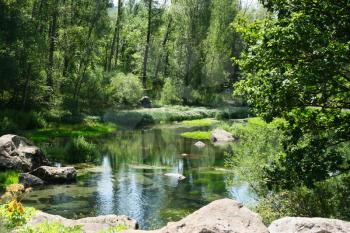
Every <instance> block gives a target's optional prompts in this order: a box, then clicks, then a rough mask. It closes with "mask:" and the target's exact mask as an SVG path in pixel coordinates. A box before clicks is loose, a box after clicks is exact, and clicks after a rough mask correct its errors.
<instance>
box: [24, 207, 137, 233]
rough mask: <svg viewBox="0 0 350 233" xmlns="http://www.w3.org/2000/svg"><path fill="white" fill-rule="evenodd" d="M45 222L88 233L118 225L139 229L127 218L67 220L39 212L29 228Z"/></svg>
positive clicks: (100, 217)
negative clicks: (80, 228) (79, 227)
mask: <svg viewBox="0 0 350 233" xmlns="http://www.w3.org/2000/svg"><path fill="white" fill-rule="evenodd" d="M43 222H49V223H53V222H54V223H57V222H58V223H61V224H62V225H64V226H67V227H73V226H79V225H80V226H81V227H82V229H83V231H84V232H86V233H98V232H101V231H103V230H107V229H108V228H109V227H114V226H118V225H123V226H126V227H127V228H129V229H137V228H138V224H137V221H136V220H133V219H130V218H128V217H127V216H117V215H106V216H98V217H90V218H82V219H78V220H71V219H66V218H63V217H61V216H58V215H51V214H47V213H44V212H39V213H38V214H36V215H35V216H34V217H32V218H31V219H30V220H29V221H28V222H27V225H28V226H36V225H38V224H40V223H43Z"/></svg>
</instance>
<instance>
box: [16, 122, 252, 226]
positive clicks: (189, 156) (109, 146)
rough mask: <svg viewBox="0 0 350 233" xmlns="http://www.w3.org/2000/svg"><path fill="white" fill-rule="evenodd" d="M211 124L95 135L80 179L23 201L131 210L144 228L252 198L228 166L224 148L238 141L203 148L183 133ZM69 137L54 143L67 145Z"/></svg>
mask: <svg viewBox="0 0 350 233" xmlns="http://www.w3.org/2000/svg"><path fill="white" fill-rule="evenodd" d="M208 129H209V128H208V127H183V126H180V125H176V124H175V125H162V126H155V127H152V128H146V129H137V130H130V129H129V130H119V131H118V132H116V133H115V134H113V135H110V136H108V137H104V138H99V139H96V140H94V143H96V145H97V147H98V149H99V151H100V152H101V153H100V155H99V156H98V157H97V158H96V161H95V162H94V163H90V164H75V165H74V166H76V167H77V168H78V178H77V183H74V184H68V185H55V186H47V187H45V188H44V189H36V190H35V191H33V192H32V193H30V194H28V196H26V198H25V199H24V200H23V203H24V204H25V205H26V206H32V207H35V208H37V209H39V210H42V211H44V212H47V213H51V214H57V215H61V216H64V217H67V218H81V217H87V216H96V215H106V214H116V215H127V216H129V217H131V218H133V219H136V220H137V221H138V222H139V225H140V228H141V229H156V228H159V227H162V226H164V225H166V223H167V222H169V221H177V220H179V219H181V218H183V217H184V216H186V215H188V214H190V213H192V212H193V211H195V210H197V209H199V208H201V207H203V206H204V205H206V204H208V203H209V202H211V201H214V200H217V199H220V198H225V197H228V198H233V199H236V200H238V201H241V202H243V203H251V202H254V196H253V194H251V193H250V192H249V189H248V187H247V185H241V186H233V185H232V184H231V183H230V180H231V179H232V176H233V174H232V172H231V171H230V170H227V169H225V167H224V160H225V152H227V151H230V150H234V145H233V146H227V147H215V146H214V145H212V144H211V143H210V142H209V141H204V142H205V143H206V147H204V148H202V149H200V148H197V147H196V146H194V143H195V142H197V140H192V139H185V138H183V137H181V136H180V134H181V133H182V132H188V131H195V130H208ZM67 140H69V139H64V140H57V141H55V142H53V144H55V145H52V146H56V147H57V146H62V147H63V146H64V145H65V144H66V143H67ZM69 156H74V155H69ZM57 162H62V161H60V160H59V159H57ZM166 173H179V174H183V175H184V176H186V179H184V180H182V181H179V180H178V179H177V178H174V177H167V176H165V175H164V174H166Z"/></svg>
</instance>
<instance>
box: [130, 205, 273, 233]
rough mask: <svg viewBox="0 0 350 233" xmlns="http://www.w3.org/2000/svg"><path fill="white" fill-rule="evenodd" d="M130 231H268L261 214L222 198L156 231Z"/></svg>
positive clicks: (155, 231) (216, 232) (236, 232)
mask: <svg viewBox="0 0 350 233" xmlns="http://www.w3.org/2000/svg"><path fill="white" fill-rule="evenodd" d="M126 232H128V233H143V232H144V233H147V232H148V233H268V230H267V228H266V227H265V225H264V224H263V222H262V219H261V217H260V216H259V215H257V214H255V213H253V212H251V211H250V210H249V209H247V208H246V207H243V205H242V204H241V203H239V202H237V201H234V200H231V199H221V200H217V201H214V202H212V203H210V204H209V205H207V206H204V207H203V208H201V209H199V210H197V211H196V212H194V213H193V214H190V215H189V216H187V217H185V218H184V219H182V220H180V221H178V222H173V223H168V225H167V226H166V227H164V228H162V229H159V230H154V231H136V230H129V231H126Z"/></svg>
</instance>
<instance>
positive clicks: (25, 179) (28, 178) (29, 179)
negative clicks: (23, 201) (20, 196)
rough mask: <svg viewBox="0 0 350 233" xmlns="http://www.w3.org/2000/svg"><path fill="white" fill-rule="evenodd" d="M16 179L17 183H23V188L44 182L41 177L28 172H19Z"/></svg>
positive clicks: (40, 184)
mask: <svg viewBox="0 0 350 233" xmlns="http://www.w3.org/2000/svg"><path fill="white" fill-rule="evenodd" d="M18 180H19V183H20V184H23V186H24V187H25V188H28V187H37V186H42V185H44V184H45V182H44V181H43V180H42V179H40V178H38V177H36V176H33V175H31V174H29V173H21V174H20V175H19V177H18Z"/></svg>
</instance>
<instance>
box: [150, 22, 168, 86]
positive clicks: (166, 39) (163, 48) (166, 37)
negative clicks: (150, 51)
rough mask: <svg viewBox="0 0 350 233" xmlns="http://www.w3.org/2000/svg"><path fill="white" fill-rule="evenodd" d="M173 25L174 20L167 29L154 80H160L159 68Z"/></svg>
mask: <svg viewBox="0 0 350 233" xmlns="http://www.w3.org/2000/svg"><path fill="white" fill-rule="evenodd" d="M171 23H172V18H170V19H169V22H168V26H167V29H166V33H165V35H164V38H163V43H162V51H161V53H160V56H159V57H158V60H157V65H156V70H155V73H154V79H155V80H158V73H159V66H160V62H161V60H162V59H163V57H164V50H165V47H166V44H167V42H168V39H169V35H170V31H171Z"/></svg>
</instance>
